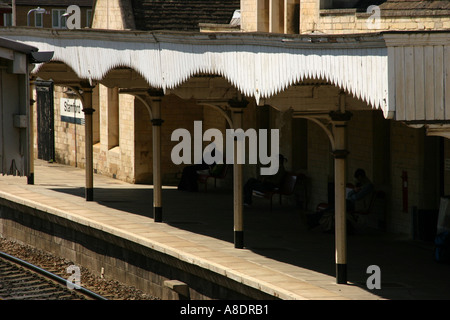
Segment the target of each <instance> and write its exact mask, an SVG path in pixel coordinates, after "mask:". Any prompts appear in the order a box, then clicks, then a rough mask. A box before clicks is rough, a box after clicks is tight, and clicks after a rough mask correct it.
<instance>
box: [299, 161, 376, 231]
mask: <svg viewBox="0 0 450 320" xmlns="http://www.w3.org/2000/svg"><path fill="white" fill-rule="evenodd" d="M354 177H355V179H356V183H355V187H354V188H353V190H351V191H350V192H348V193H347V197H346V207H347V212H353V211H355V210H356V209H357V206H358V205H359V204H360V203H362V204H364V202H365V200H366V199H367V198H369V196H370V194H371V193H372V191H373V189H374V185H373V183H372V182H371V181H370V179H369V178H368V177H367V176H366V172H365V171H364V170H363V169H357V170H356V171H355V175H354ZM334 209H335V208H334V205H330V206H329V207H327V208H326V209H324V210H322V211H320V212H317V213H315V214H311V215H308V216H307V218H308V220H307V223H308V226H309V228H310V229H311V228H314V227H316V226H318V225H320V224H321V225H323V226H324V227H325V229H326V230H325V231H326V232H332V229H333V227H334V214H335V210H334ZM349 218H350V217H348V219H349ZM348 226H349V231H350V233H351V232H352V230H353V229H352V224H351V223H349V224H348Z"/></svg>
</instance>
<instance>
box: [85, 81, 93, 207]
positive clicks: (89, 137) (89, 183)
mask: <svg viewBox="0 0 450 320" xmlns="http://www.w3.org/2000/svg"><path fill="white" fill-rule="evenodd" d="M94 111H95V110H94V109H92V87H83V112H84V123H85V125H84V130H85V131H84V132H85V153H86V154H85V159H86V168H85V170H86V187H85V196H86V201H93V200H94V161H93V145H92V143H93V133H92V122H93V121H92V114H93V113H94Z"/></svg>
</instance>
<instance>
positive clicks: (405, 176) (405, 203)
mask: <svg viewBox="0 0 450 320" xmlns="http://www.w3.org/2000/svg"><path fill="white" fill-rule="evenodd" d="M401 178H402V195H403V197H402V199H403V212H408V173H407V172H406V171H403V173H402V177H401Z"/></svg>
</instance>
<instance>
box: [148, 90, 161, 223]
mask: <svg viewBox="0 0 450 320" xmlns="http://www.w3.org/2000/svg"><path fill="white" fill-rule="evenodd" d="M149 95H150V100H151V107H152V110H151V111H152V114H151V116H152V120H151V121H152V136H153V219H154V221H155V222H162V183H161V125H162V123H163V122H164V121H163V120H162V119H161V99H162V96H163V95H164V93H163V92H162V91H151V92H149Z"/></svg>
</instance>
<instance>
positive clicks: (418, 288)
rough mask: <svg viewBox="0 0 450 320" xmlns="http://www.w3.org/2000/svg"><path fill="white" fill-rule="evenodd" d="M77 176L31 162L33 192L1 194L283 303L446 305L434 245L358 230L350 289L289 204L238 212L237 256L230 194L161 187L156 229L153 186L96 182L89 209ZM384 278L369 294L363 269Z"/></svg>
mask: <svg viewBox="0 0 450 320" xmlns="http://www.w3.org/2000/svg"><path fill="white" fill-rule="evenodd" d="M84 183H85V176H84V170H82V169H79V168H74V167H70V166H64V165H60V164H55V163H52V164H50V163H47V162H44V161H39V160H38V161H36V163H35V184H34V185H27V182H26V178H23V177H12V176H2V177H0V196H1V197H4V198H7V199H10V200H13V201H16V202H20V203H25V204H27V205H31V206H35V207H39V208H41V209H44V210H46V211H48V212H51V213H54V214H57V215H62V216H65V217H68V218H70V219H72V220H74V221H80V222H83V223H85V224H88V225H91V226H92V227H95V228H101V229H102V230H105V231H107V232H111V233H114V234H116V235H119V236H122V237H125V238H127V239H130V240H132V241H137V242H139V243H141V244H143V245H146V246H149V247H151V248H154V249H157V250H160V251H162V252H165V253H167V254H170V255H173V256H175V257H177V258H179V259H182V260H184V261H189V262H190V263H194V264H197V265H200V266H202V267H204V268H207V269H210V270H213V271H215V272H218V273H220V274H223V275H226V276H227V277H230V278H233V279H235V280H237V281H241V282H243V283H247V284H248V285H250V286H253V287H255V288H259V289H260V290H263V291H264V292H267V293H270V294H272V295H275V296H278V297H280V298H282V299H289V300H296V299H299V300H301V299H314V300H316V299H321V300H322V299H327V300H330V299H332V300H348V299H350V300H355V299H356V300H383V299H388V300H390V299H392V300H396V299H402V300H410V299H413V300H414V299H439V300H442V299H449V298H450V265H443V264H438V263H436V262H435V261H434V260H433V244H432V243H428V242H423V241H412V240H409V239H407V238H406V237H405V236H400V235H392V234H388V233H381V232H378V231H375V230H370V229H368V228H364V227H362V228H361V229H360V230H358V232H357V234H354V235H350V236H349V237H348V280H349V281H348V284H346V285H338V284H336V280H335V263H334V236H333V235H332V234H326V233H324V232H323V231H322V230H321V229H320V228H316V229H313V230H308V228H307V226H306V225H305V222H304V212H301V210H299V209H298V208H296V207H295V206H292V205H283V206H279V204H278V203H277V201H275V202H274V209H273V211H272V212H270V210H269V205H268V201H267V200H265V199H256V201H255V203H254V205H253V206H252V207H251V208H249V209H245V210H244V229H245V230H244V243H245V248H244V249H235V248H234V244H233V210H232V207H233V198H232V193H231V192H230V191H229V190H222V189H219V188H217V189H214V188H209V190H208V192H207V193H205V192H202V191H201V192H198V193H190V192H181V191H178V190H176V188H174V187H164V189H163V222H162V223H155V222H154V221H153V217H152V216H153V213H152V199H153V194H152V186H151V185H133V184H128V183H125V182H122V181H119V180H115V179H111V178H107V177H104V176H101V175H95V176H94V186H95V191H94V201H92V202H87V201H85V200H84ZM370 265H377V266H379V267H380V270H381V289H372V290H370V289H368V288H367V286H366V280H367V279H368V277H369V276H370V274H368V273H367V268H368V267H369V266H370Z"/></svg>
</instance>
